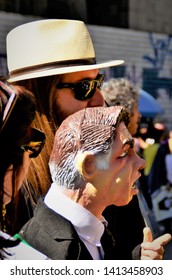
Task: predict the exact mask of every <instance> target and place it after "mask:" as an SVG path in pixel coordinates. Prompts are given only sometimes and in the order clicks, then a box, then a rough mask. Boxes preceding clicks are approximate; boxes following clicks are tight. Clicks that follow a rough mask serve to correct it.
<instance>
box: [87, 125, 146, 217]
mask: <svg viewBox="0 0 172 280" xmlns="http://www.w3.org/2000/svg"><path fill="white" fill-rule="evenodd" d="M91 157H92V158H93V156H91ZM91 157H90V158H89V167H88V170H86V172H85V173H84V174H86V177H87V176H88V177H89V178H90V182H92V185H93V186H94V187H93V188H92V194H91V197H92V198H91V200H92V204H91V205H92V206H94V205H95V204H94V202H93V201H94V197H95V199H96V205H98V204H99V205H98V207H97V210H98V212H99V213H98V212H97V213H96V211H97V210H96V209H95V208H94V209H92V210H91V209H89V210H91V211H92V212H93V213H94V214H95V215H96V216H97V217H99V215H101V211H100V209H101V210H102V211H103V210H104V208H106V207H107V206H108V205H111V204H114V205H117V206H123V205H126V204H128V203H129V202H130V201H131V199H132V198H133V195H136V194H137V193H138V190H137V189H136V188H135V187H133V186H134V183H135V181H136V180H137V179H138V178H139V177H140V176H141V173H140V170H141V169H143V168H144V166H145V161H144V160H143V159H142V158H140V157H139V156H138V155H137V154H136V152H135V151H134V149H133V138H132V136H131V134H130V133H129V131H128V129H127V128H126V126H125V124H124V123H123V122H122V123H120V125H119V127H118V128H117V134H116V139H115V141H114V143H113V148H112V149H111V150H110V158H109V159H108V163H107V164H108V168H106V170H101V169H100V168H99V169H98V168H97V167H96V163H95V162H94V159H93V160H91ZM90 164H92V165H93V167H92V168H91V166H90ZM85 166H88V165H86V164H85ZM95 194H96V195H95ZM89 199H90V198H89ZM97 202H99V203H97ZM87 205H89V207H90V204H89V203H88V202H86V201H85V207H86V208H87Z"/></svg>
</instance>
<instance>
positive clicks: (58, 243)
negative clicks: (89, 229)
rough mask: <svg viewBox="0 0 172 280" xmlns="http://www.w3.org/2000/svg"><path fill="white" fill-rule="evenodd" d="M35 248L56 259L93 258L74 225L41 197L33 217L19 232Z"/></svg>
mask: <svg viewBox="0 0 172 280" xmlns="http://www.w3.org/2000/svg"><path fill="white" fill-rule="evenodd" d="M19 234H20V236H21V238H22V239H24V240H25V241H27V243H29V244H30V245H31V246H32V247H33V248H35V249H37V250H38V251H40V252H41V253H43V254H45V255H46V256H47V257H48V258H50V259H54V260H91V259H92V256H91V255H90V253H89V251H88V250H87V248H86V246H85V245H84V243H83V242H82V241H81V240H80V239H79V236H78V234H77V233H76V230H75V228H74V227H73V225H72V224H71V223H70V222H69V221H68V220H66V219H65V218H63V217H62V216H60V215H58V214H57V213H55V212H54V211H52V210H51V209H50V208H48V207H47V206H46V205H45V203H44V202H43V201H42V199H40V200H39V201H38V204H37V207H36V209H35V213H34V217H33V218H31V219H30V220H29V221H28V222H27V223H26V224H25V225H24V226H23V228H22V229H21V230H20V232H19Z"/></svg>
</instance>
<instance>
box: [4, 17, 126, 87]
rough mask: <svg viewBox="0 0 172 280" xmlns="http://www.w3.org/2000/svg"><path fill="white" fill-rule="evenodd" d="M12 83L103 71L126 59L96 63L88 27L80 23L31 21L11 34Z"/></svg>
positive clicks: (9, 53)
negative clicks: (52, 76)
mask: <svg viewBox="0 0 172 280" xmlns="http://www.w3.org/2000/svg"><path fill="white" fill-rule="evenodd" d="M6 43H7V64H8V70H9V80H8V81H9V82H14V81H20V80H26V79H30V78H38V77H44V76H51V75H58V74H64V73H71V72H77V71H84V70H92V69H100V68H106V67H111V66H116V65H120V64H122V63H123V62H124V61H123V60H112V61H106V62H100V63H97V62H96V58H95V52H94V47H93V43H92V40H91V38H90V34H89V32H88V30H87V27H86V25H85V24H84V22H82V21H78V20H63V19H60V20H59V19H48V20H47V19H46V20H38V21H33V22H29V23H26V24H23V25H20V26H18V27H16V28H14V29H13V30H11V31H10V32H9V33H8V35H7V42H6Z"/></svg>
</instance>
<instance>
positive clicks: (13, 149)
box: [0, 87, 36, 258]
mask: <svg viewBox="0 0 172 280" xmlns="http://www.w3.org/2000/svg"><path fill="white" fill-rule="evenodd" d="M13 89H14V90H15V92H16V94H17V102H16V103H15V106H14V107H13V109H12V111H11V112H10V116H9V117H8V120H7V122H6V124H5V125H4V127H3V129H1V128H2V126H3V115H4V110H5V108H6V104H7V103H8V98H6V97H5V98H6V99H5V98H4V93H3V91H2V90H0V97H1V99H0V229H1V230H6V231H7V232H8V223H10V228H11V224H12V223H15V220H16V219H15V211H14V212H13V213H14V216H13V217H14V219H13V221H12V220H10V221H8V219H7V218H6V217H5V211H4V204H3V196H4V193H5V190H4V178H5V174H6V172H7V169H8V168H9V166H12V200H11V204H12V205H13V206H14V209H15V203H14V202H15V197H14V194H15V191H16V190H15V184H16V178H17V176H18V172H19V168H20V167H21V166H22V163H23V150H22V149H21V144H22V140H23V139H24V138H25V136H26V134H27V130H28V128H29V127H30V125H31V123H32V121H33V119H34V117H35V112H36V103H35V98H34V96H33V95H32V94H31V92H29V91H27V90H25V89H23V88H22V87H13ZM5 103H6V104H5ZM9 233H10V232H9ZM17 242H18V241H17ZM17 242H16V243H17ZM6 243H8V246H9V247H10V244H9V242H7V240H5V239H3V238H0V249H2V248H4V247H6ZM13 244H14V245H15V242H14V243H13ZM1 257H2V256H1ZM1 257H0V258H1Z"/></svg>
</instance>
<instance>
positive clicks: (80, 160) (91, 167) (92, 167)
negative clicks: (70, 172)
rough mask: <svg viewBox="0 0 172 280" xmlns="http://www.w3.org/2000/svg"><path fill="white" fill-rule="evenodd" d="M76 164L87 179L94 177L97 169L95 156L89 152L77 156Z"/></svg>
mask: <svg viewBox="0 0 172 280" xmlns="http://www.w3.org/2000/svg"><path fill="white" fill-rule="evenodd" d="M76 166H77V169H78V171H79V173H80V174H81V175H82V176H83V177H84V178H85V179H90V178H92V177H93V176H94V174H95V173H96V171H97V168H96V160H95V156H94V155H93V154H91V153H89V152H84V153H82V154H80V155H78V156H77V162H76Z"/></svg>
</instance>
